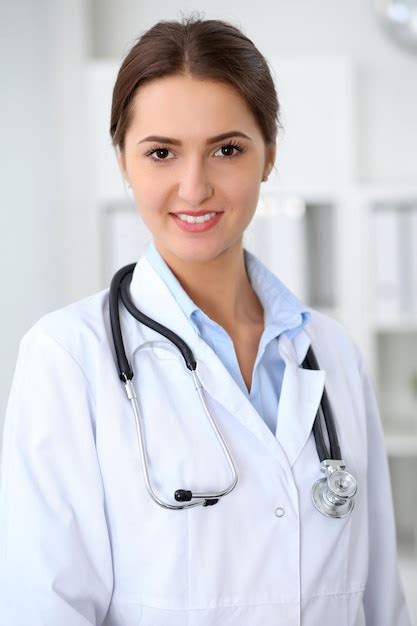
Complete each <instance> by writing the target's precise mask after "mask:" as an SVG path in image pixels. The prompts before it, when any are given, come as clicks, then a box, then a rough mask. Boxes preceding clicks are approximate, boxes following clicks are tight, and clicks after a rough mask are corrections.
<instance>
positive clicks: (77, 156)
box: [0, 0, 92, 428]
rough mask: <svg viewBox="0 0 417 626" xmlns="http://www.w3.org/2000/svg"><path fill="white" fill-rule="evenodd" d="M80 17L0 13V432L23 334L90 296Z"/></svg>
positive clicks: (21, 8) (77, 5)
mask: <svg viewBox="0 0 417 626" xmlns="http://www.w3.org/2000/svg"><path fill="white" fill-rule="evenodd" d="M87 17H88V16H87V14H86V5H85V3H84V2H83V0H71V1H66V0H57V1H55V2H50V1H48V0H37V1H36V2H33V0H16V1H15V2H11V1H9V2H2V5H1V20H0V46H1V49H0V59H1V61H0V63H1V77H2V82H1V114H0V120H1V121H0V124H1V135H0V136H1V147H2V156H1V167H0V177H1V178H0V181H1V194H2V203H1V211H0V285H1V313H0V321H1V325H0V328H1V341H0V345H1V367H0V428H2V425H3V416H4V412H5V408H6V401H7V397H8V394H9V389H10V384H11V379H12V375H13V371H14V368H15V363H16V357H17V349H18V343H19V341H20V339H21V337H22V335H23V334H24V333H25V332H26V330H28V328H29V327H30V326H31V325H32V324H33V323H34V322H35V321H36V320H37V319H38V318H40V317H41V316H42V315H43V314H44V313H46V312H48V311H50V310H53V309H55V308H58V307H60V306H63V305H64V304H66V303H68V302H70V301H71V300H72V299H76V298H79V297H81V296H82V295H83V294H84V293H85V294H87V293H88V291H89V290H90V289H91V288H92V281H91V279H90V277H89V275H88V272H85V271H84V272H83V271H80V267H81V265H82V264H83V263H84V264H86V263H87V258H86V257H87V255H88V240H89V232H88V225H86V224H85V220H84V219H83V213H84V211H85V209H86V203H87V204H88V197H87V196H88V193H87V189H88V186H87V185H86V179H85V176H87V177H88V172H87V171H86V167H85V159H86V157H85V153H84V150H85V146H84V145H83V141H82V136H83V130H82V115H81V113H82V109H83V107H84V102H83V98H82V95H81V82H82V68H83V66H84V61H85V58H86V55H87V47H86V43H87V25H88V21H87ZM87 180H88V178H87Z"/></svg>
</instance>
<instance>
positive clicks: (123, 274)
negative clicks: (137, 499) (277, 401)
mask: <svg viewBox="0 0 417 626" xmlns="http://www.w3.org/2000/svg"><path fill="white" fill-rule="evenodd" d="M135 266H136V263H131V264H130V265H126V266H124V267H122V268H121V269H119V270H118V271H117V272H116V274H115V275H114V276H113V278H112V281H111V285H110V302H109V306H110V323H111V330H112V335H113V341H114V347H115V351H116V357H117V363H118V368H119V377H120V380H122V382H123V383H124V385H125V389H126V394H127V397H128V399H129V400H130V402H131V406H132V409H133V414H134V417H135V424H136V432H137V436H138V441H139V446H140V452H141V460H142V468H143V474H144V478H145V484H146V488H147V490H148V492H149V495H150V496H151V497H152V499H153V500H154V501H155V502H156V503H157V504H159V505H160V506H162V507H164V508H166V509H186V508H190V507H193V506H211V505H213V504H216V503H217V502H218V501H219V499H220V498H222V497H223V496H225V495H227V494H228V493H230V492H231V491H232V490H233V489H234V488H235V487H236V484H237V481H238V475H237V472H236V467H235V464H234V462H233V458H232V455H231V454H230V450H229V448H228V446H227V444H226V442H225V440H224V438H223V436H222V434H221V432H220V430H219V427H218V425H217V423H216V420H215V419H214V416H213V415H212V413H211V411H210V409H209V407H208V405H207V403H206V401H205V398H204V393H203V385H202V383H201V379H200V377H199V375H198V372H197V369H196V368H197V362H196V360H195V358H194V355H193V353H192V351H191V348H190V347H189V346H188V344H187V343H186V342H185V341H184V340H183V339H181V337H179V336H178V335H177V334H175V333H174V332H173V331H172V330H170V329H169V328H167V327H166V326H163V325H162V324H159V323H158V322H156V321H155V320H153V319H152V318H150V317H148V316H147V315H145V314H144V313H142V312H141V311H139V310H138V309H137V308H136V306H135V305H134V303H133V302H132V299H131V297H130V293H129V285H130V281H131V280H132V274H133V270H134V268H135ZM119 297H120V298H121V300H122V302H123V304H124V306H125V307H126V309H127V310H128V311H129V313H130V314H131V315H132V316H133V317H134V318H136V319H137V320H138V321H139V322H141V323H142V324H145V326H147V327H148V328H151V329H153V330H155V331H156V332H157V333H159V334H161V335H163V336H164V337H166V338H167V339H168V340H169V341H170V342H172V344H174V345H175V346H176V347H177V348H178V350H179V351H180V352H181V354H182V356H183V358H184V361H185V364H186V366H187V368H188V370H190V372H191V376H192V378H193V382H194V387H195V389H196V391H197V394H198V397H199V400H200V402H201V405H202V407H203V409H204V411H205V413H206V415H207V418H208V420H209V422H210V424H211V427H212V428H213V430H214V432H215V434H216V436H217V439H218V441H219V444H220V446H221V448H222V450H223V453H224V455H225V457H226V459H227V462H228V464H229V467H230V469H231V472H232V476H233V480H232V482H231V484H230V486H229V487H227V489H224V490H223V491H219V492H217V493H196V492H192V491H190V490H188V489H177V490H176V491H175V493H174V498H175V500H176V501H177V502H188V504H178V505H176V504H170V503H169V502H165V501H164V500H162V499H161V498H160V497H159V496H158V495H157V494H156V493H155V492H154V490H153V488H152V484H151V481H150V477H149V470H148V460H147V452H146V449H145V444H144V433H143V424H142V419H141V417H140V411H139V405H138V402H137V397H136V394H135V390H134V388H133V385H132V383H131V380H132V378H133V375H134V374H133V371H132V369H131V367H130V365H129V363H128V360H127V357H126V352H125V349H124V344H123V338H122V331H121V326H120V317H119ZM151 343H152V342H151ZM144 345H146V344H144ZM302 367H303V368H304V367H305V368H306V369H316V370H318V369H320V368H319V365H318V362H317V359H316V357H315V354H314V352H313V349H312V347H311V346H310V347H309V349H308V352H307V355H306V357H305V359H304V361H303V363H302ZM322 418H324V423H325V425H326V430H327V437H328V440H329V444H330V452H329V451H328V449H327V446H326V443H325V440H324V435H323V429H322ZM313 433H314V439H315V442H316V448H317V453H318V456H319V459H320V469H321V471H322V472H324V474H325V477H324V478H321V479H319V480H317V481H316V482H315V483H314V485H313V487H312V490H311V498H312V501H313V503H314V506H315V507H316V509H317V510H318V511H320V513H322V514H323V515H326V516H327V517H346V516H347V515H349V514H350V513H351V512H352V510H353V507H354V504H355V501H354V495H355V493H356V489H357V484H356V480H355V478H354V477H353V476H352V474H350V473H349V472H347V471H345V467H346V466H345V462H344V461H343V460H342V455H341V451H340V446H339V441H338V437H337V432H336V427H335V423H334V419H333V413H332V410H331V407H330V403H329V400H328V398H327V393H326V389H324V390H323V395H322V398H321V401H320V406H319V408H318V411H317V414H316V417H315V420H314V425H313ZM193 499H197V501H196V502H190V500H193Z"/></svg>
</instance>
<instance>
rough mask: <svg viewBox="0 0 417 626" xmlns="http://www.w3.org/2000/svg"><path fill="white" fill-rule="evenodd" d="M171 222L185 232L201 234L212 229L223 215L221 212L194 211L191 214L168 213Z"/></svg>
mask: <svg viewBox="0 0 417 626" xmlns="http://www.w3.org/2000/svg"><path fill="white" fill-rule="evenodd" d="M170 215H172V218H173V220H174V221H175V222H176V224H177V225H178V226H179V227H180V228H181V230H185V231H187V232H202V231H206V230H209V229H210V228H213V227H214V226H215V225H216V224H217V222H218V221H219V220H220V218H221V216H222V215H223V211H221V212H216V211H207V210H206V211H195V212H193V213H170Z"/></svg>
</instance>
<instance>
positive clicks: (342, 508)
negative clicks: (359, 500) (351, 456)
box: [311, 459, 357, 517]
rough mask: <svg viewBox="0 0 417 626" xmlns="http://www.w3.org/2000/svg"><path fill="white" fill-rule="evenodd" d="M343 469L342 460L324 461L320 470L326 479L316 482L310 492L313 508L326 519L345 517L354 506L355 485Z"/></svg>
mask: <svg viewBox="0 0 417 626" xmlns="http://www.w3.org/2000/svg"><path fill="white" fill-rule="evenodd" d="M344 468H345V464H344V461H342V460H340V461H339V460H333V459H325V460H324V461H322V463H321V469H322V471H323V472H325V474H326V477H325V478H321V479H320V480H318V481H316V482H315V483H314V485H313V488H312V490H311V499H312V500H313V504H314V506H315V507H316V509H317V510H318V511H320V513H322V514H323V515H326V516H327V517H346V516H347V515H349V514H350V513H351V512H352V510H353V507H354V506H355V500H354V495H355V493H356V489H357V483H356V480H355V478H354V477H353V476H352V474H350V473H349V472H346V471H345V470H344Z"/></svg>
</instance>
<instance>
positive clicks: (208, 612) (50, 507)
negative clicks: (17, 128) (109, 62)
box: [0, 18, 410, 626]
mask: <svg viewBox="0 0 417 626" xmlns="http://www.w3.org/2000/svg"><path fill="white" fill-rule="evenodd" d="M278 113H279V106H278V101H277V97H276V93H275V90H274V85H273V81H272V79H271V75H270V72H269V70H268V66H267V63H266V61H265V59H264V58H263V57H262V55H261V54H260V52H259V51H258V50H257V49H256V47H255V46H254V45H253V43H252V42H251V41H250V40H249V39H248V38H247V37H246V36H245V35H243V34H242V33H241V32H240V31H239V30H238V29H237V28H235V27H234V26H232V25H231V24H228V23H225V22H221V21H218V20H205V21H202V20H200V19H193V18H189V19H184V20H183V21H182V22H181V23H180V22H159V23H158V24H156V25H155V26H154V27H153V28H151V29H150V30H149V31H147V32H146V33H145V34H144V35H143V36H142V37H141V38H140V39H139V41H138V42H137V43H136V44H135V45H134V46H133V48H132V49H131V51H130V52H129V53H128V55H127V57H126V58H125V59H124V61H123V63H122V66H121V68H120V71H119V74H118V76H117V80H116V83H115V86H114V93H113V104H112V112H111V126H110V132H111V137H112V141H113V145H114V146H115V148H116V151H117V158H118V162H119V165H120V168H121V172H122V174H123V176H124V177H125V179H126V180H127V182H128V184H129V186H131V188H132V190H133V193H134V197H135V202H136V204H137V207H138V209H139V212H140V215H141V217H142V219H143V220H144V222H145V224H146V225H147V227H148V228H149V229H150V231H151V233H152V236H153V239H152V241H151V242H150V243H149V245H148V247H147V249H146V251H145V254H143V255H142V256H141V257H140V258H139V260H138V262H137V264H136V266H135V268H134V271H133V276H132V277H131V282H130V285H129V288H128V292H129V294H130V297H131V299H132V301H133V303H134V305H135V306H136V307H137V308H138V309H139V310H140V311H142V312H143V313H144V314H145V315H147V316H149V317H151V318H153V319H154V320H156V321H157V322H159V323H160V324H163V325H164V326H166V327H168V328H169V329H170V330H171V331H173V332H174V333H176V334H177V335H178V336H179V337H180V338H181V339H182V340H183V341H185V342H186V343H187V344H188V345H189V346H190V348H191V350H192V352H193V355H194V357H195V360H196V362H197V373H198V376H199V378H198V380H199V381H200V383H201V388H199V392H200V393H202V395H203V398H204V400H205V402H206V403H207V406H208V410H209V411H211V412H212V414H213V415H214V416H215V420H216V423H217V425H218V428H219V430H220V432H221V434H222V436H223V438H224V441H225V442H226V444H227V446H228V450H229V451H230V454H231V457H232V461H233V464H234V467H235V468H236V472H237V477H238V482H237V484H236V480H235V476H234V474H233V471H232V466H231V464H230V463H228V462H227V458H226V456H225V451H224V449H223V448H222V447H221V446H220V445H219V440H218V438H217V437H216V434H215V431H214V430H213V429H212V428H211V425H210V422H209V420H208V419H207V415H206V414H205V410H204V408H202V406H201V404H200V402H199V395H198V393H197V390H196V388H195V387H194V382H193V379H192V378H191V377H190V372H189V371H188V370H187V367H186V366H185V364H184V361H183V359H182V356H181V354H179V352H178V351H177V349H176V348H175V347H172V344H167V342H166V341H164V339H165V337H164V336H163V335H161V334H159V333H158V332H157V331H156V330H154V329H152V328H149V327H147V326H145V325H143V324H140V323H139V322H138V321H137V320H136V319H134V318H133V317H132V316H131V315H130V314H129V313H128V312H127V310H126V308H125V307H122V306H120V309H118V310H119V311H120V324H121V328H122V330H123V341H124V347H125V350H126V354H127V357H128V359H129V362H130V364H131V366H132V369H133V372H134V373H135V376H134V378H133V380H132V385H133V386H131V387H130V392H129V393H130V395H131V392H133V393H134V394H136V396H137V400H138V406H140V412H141V419H142V425H143V429H144V437H145V447H146V455H147V457H146V458H147V467H148V470H149V481H150V486H151V489H152V492H153V493H154V494H155V496H156V498H153V497H150V495H151V494H150V491H149V490H148V487H149V485H147V484H146V479H145V469H144V465H143V464H142V460H141V446H140V441H139V437H138V434H139V429H138V430H136V429H137V428H138V426H137V424H136V422H135V419H134V417H133V414H132V411H131V406H129V404H130V402H129V401H128V398H127V397H126V394H125V388H124V384H123V382H121V380H123V377H121V376H120V375H119V372H118V369H117V363H118V361H117V357H116V352H115V345H114V343H113V337H112V326H111V322H110V311H109V290H108V289H105V290H103V291H101V292H99V293H97V294H95V295H93V296H91V297H89V298H86V299H84V300H81V301H80V302H76V303H74V304H72V305H70V306H67V307H64V308H62V309H60V310H59V311H54V312H52V313H49V314H48V315H45V316H44V317H43V318H41V319H40V320H39V321H38V322H37V323H36V324H35V325H34V326H33V327H32V328H31V329H30V330H29V331H28V332H27V333H26V334H25V336H24V337H23V339H22V341H21V344H20V348H19V355H18V362H17V366H16V371H15V376H14V379H13V385H12V390H11V395H10V399H9V403H8V407H7V416H6V422H5V430H4V465H3V492H2V527H1V544H2V562H1V563H2V565H1V572H2V578H1V582H2V584H1V585H0V598H1V602H0V604H1V612H0V614H1V615H2V624H5V626H6V625H7V626H18V625H19V626H21V625H22V624H31V626H40V625H41V624H42V625H44V624H48V625H49V624H51V625H52V624H54V625H58V624H59V625H60V626H84V625H87V624H105V625H107V626H122V625H123V626H136V625H138V624H141V625H143V626H145V625H149V626H150V625H152V626H156V625H157V624H158V625H162V624H164V626H165V625H166V624H169V625H170V626H171V625H172V626H186V625H187V626H191V625H196V626H197V625H198V626H208V625H210V626H214V625H216V626H217V625H220V624H222V625H223V624H229V625H237V624H239V626H241V625H245V626H249V625H251V626H255V625H259V626H273V625H274V626H277V625H282V626H284V625H285V626H296V625H297V626H299V625H303V626H317V625H318V624H320V625H321V626H325V625H333V624H336V623H337V624H339V625H343V626H348V625H349V626H363V625H365V624H366V626H406V625H409V623H410V622H409V618H408V616H407V610H406V606H405V602H404V597H403V592H402V589H401V585H400V581H399V575H398V569H397V562H396V541H395V526H394V517H393V506H392V498H391V487H390V482H389V473H388V466H387V459H386V456H385V451H384V442H383V435H382V430H381V424H380V418H379V414H378V408H377V405H376V401H375V395H374V391H373V387H372V382H371V379H370V376H369V373H368V370H367V366H366V364H365V363H364V360H363V356H362V353H361V351H360V350H359V349H358V347H357V345H356V344H355V343H354V342H353V341H352V339H351V338H350V337H349V336H348V334H347V333H346V331H345V330H344V328H343V327H342V326H341V325H340V324H339V323H338V322H336V321H335V320H333V319H331V318H330V317H327V316H325V315H323V314H321V313H319V312H318V311H315V310H313V309H309V308H307V307H305V306H303V304H302V303H301V302H300V301H299V300H298V299H297V298H296V297H295V296H294V295H293V294H292V293H291V292H290V291H289V290H288V289H287V288H286V287H285V285H283V284H282V282H281V281H280V280H279V279H278V278H277V277H276V276H274V275H273V274H272V273H271V272H270V271H269V270H268V269H267V268H266V267H265V266H264V265H263V264H262V263H261V262H260V261H259V260H258V259H257V258H256V257H255V256H254V255H252V254H250V253H249V252H248V251H246V250H245V249H244V248H243V244H242V237H243V233H244V231H245V229H246V227H247V226H248V224H249V223H250V222H251V220H252V218H253V215H254V212H255V209H256V205H257V201H258V195H259V189H260V183H261V182H262V181H264V180H266V178H267V176H268V174H269V172H270V171H271V169H272V167H273V165H274V161H275V144H276V134H277V127H279V120H278ZM201 214H203V215H204V216H205V217H204V220H205V221H204V222H200V220H197V221H196V220H195V218H196V216H200V215H201ZM168 345H171V349H167V346H168ZM310 346H312V347H313V348H314V353H315V354H316V356H317V359H318V362H319V364H320V366H321V368H322V369H316V370H314V369H304V368H303V367H302V363H303V361H304V359H305V357H306V354H307V351H308V350H309V348H310ZM196 380H197V379H196ZM200 383H199V384H200ZM324 383H325V384H326V392H327V394H328V398H329V400H330V403H331V405H332V407H333V409H334V415H335V421H336V426H337V431H338V435H339V441H340V446H341V450H342V455H343V460H344V462H345V463H346V468H347V470H349V471H350V472H351V473H352V475H353V476H354V477H355V479H356V480H357V484H358V490H357V493H356V495H355V506H354V509H353V510H352V511H351V512H350V514H348V515H345V516H344V517H337V518H335V517H329V516H327V515H323V514H322V513H321V512H320V511H319V510H318V509H317V508H316V507H315V506H314V505H313V502H312V499H311V488H312V486H313V484H314V483H315V482H316V481H317V480H319V479H320V478H322V477H323V473H322V471H321V468H320V462H319V458H318V454H317V450H316V445H315V437H314V436H313V432H312V425H313V421H314V418H315V416H316V413H317V411H318V408H319V404H320V399H321V397H322V395H323V390H324ZM197 387H198V384H197ZM126 390H127V386H126ZM231 486H232V488H231V489H230V488H229V487H231ZM177 488H185V489H186V490H187V491H188V490H194V492H197V493H198V492H199V493H203V494H213V493H217V492H219V491H227V489H228V488H229V490H228V492H227V493H226V495H224V496H223V497H220V498H218V499H217V498H214V497H212V498H207V499H206V500H201V498H200V500H199V502H200V504H201V502H206V504H210V506H199V505H196V506H193V507H188V508H184V509H183V510H181V509H180V510H177V509H174V508H169V506H171V507H172V506H173V505H174V506H180V505H178V501H176V499H174V495H173V494H174V492H175V491H176V489H177ZM194 496H195V497H196V494H194ZM158 499H159V502H158ZM207 500H208V501H207ZM217 500H218V501H217ZM164 502H165V503H167V504H168V505H169V506H168V508H167V507H166V506H161V505H160V504H161V503H164ZM186 502H187V500H185V503H186ZM188 503H189V501H188ZM197 504H198V500H197Z"/></svg>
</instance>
